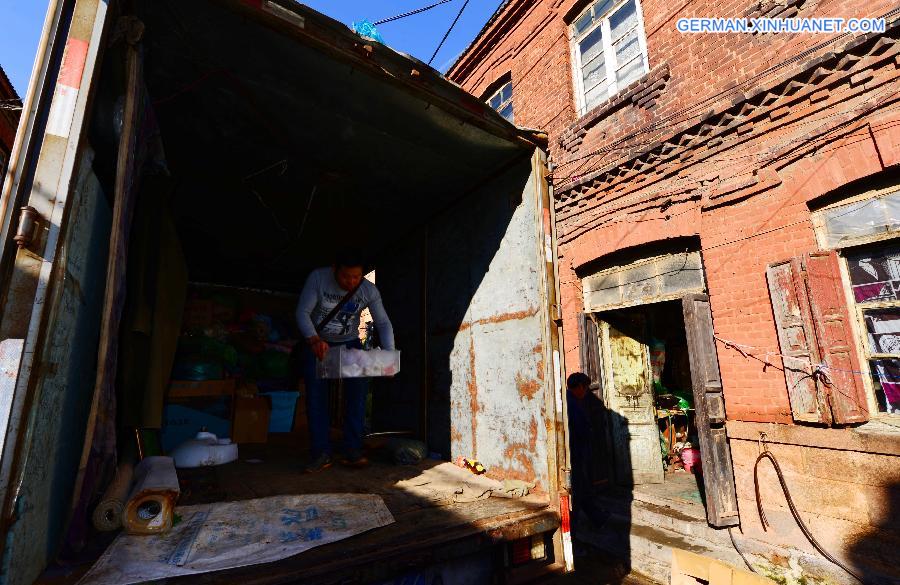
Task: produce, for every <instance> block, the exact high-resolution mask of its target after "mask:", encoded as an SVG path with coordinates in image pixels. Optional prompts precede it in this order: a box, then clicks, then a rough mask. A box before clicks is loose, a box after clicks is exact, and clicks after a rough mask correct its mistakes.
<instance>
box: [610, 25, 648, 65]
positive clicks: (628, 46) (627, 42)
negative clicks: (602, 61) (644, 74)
mask: <svg viewBox="0 0 900 585" xmlns="http://www.w3.org/2000/svg"><path fill="white" fill-rule="evenodd" d="M613 48H614V49H615V50H616V63H628V62H629V61H631V60H632V59H634V58H635V57H636V56H637V55H638V53H640V52H641V45H640V44H639V43H638V34H637V30H633V31H631V32H630V33H628V34H627V35H625V36H624V37H623V38H621V39H619V41H618V42H616V43H615V44H614V45H613Z"/></svg>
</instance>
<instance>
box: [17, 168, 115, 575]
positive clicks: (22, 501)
mask: <svg viewBox="0 0 900 585" xmlns="http://www.w3.org/2000/svg"><path fill="white" fill-rule="evenodd" d="M90 162H91V161H90V159H89V158H86V159H85V161H84V164H82V168H81V178H80V180H79V185H78V187H77V188H76V190H75V191H74V192H73V194H72V197H71V209H70V217H69V225H68V227H69V229H67V230H66V233H65V237H64V240H63V242H62V247H61V249H60V252H61V253H60V255H59V257H58V261H57V265H58V268H59V270H60V271H61V273H62V277H61V280H60V282H58V288H57V291H58V296H55V298H53V299H51V302H52V307H51V313H50V315H49V318H48V321H47V336H46V338H45V342H44V344H43V353H42V359H41V361H40V363H38V364H36V367H35V369H34V370H33V372H34V374H36V375H37V377H38V379H37V392H36V395H35V396H36V402H35V403H34V405H33V407H32V412H33V413H34V416H32V417H31V419H30V421H29V425H30V441H29V443H28V445H27V449H28V453H27V454H26V457H27V460H28V462H29V464H28V465H26V466H25V468H24V470H23V473H22V476H21V480H20V482H19V484H18V486H17V487H18V490H17V503H16V511H17V516H18V517H17V520H16V522H15V523H14V524H13V525H12V526H11V527H10V532H11V537H12V538H11V543H12V544H11V545H10V549H9V550H8V551H7V553H8V554H9V555H10V556H11V561H10V562H11V563H13V564H14V565H15V566H19V567H28V571H29V572H30V573H32V574H33V571H35V570H40V569H41V568H42V567H43V566H44V565H45V564H46V562H47V561H48V560H49V559H48V555H49V554H52V551H53V550H54V548H55V547H56V546H57V545H58V543H59V542H60V541H61V534H62V530H63V523H64V522H65V521H66V519H67V516H68V513H69V505H70V501H71V495H72V485H73V484H72V480H73V478H74V476H75V472H76V470H77V467H78V457H79V455H80V453H81V440H82V437H83V436H84V427H85V421H86V419H87V410H88V408H89V407H90V396H91V390H92V389H93V379H94V376H93V373H94V369H95V367H96V356H97V353H96V352H97V338H98V336H99V327H100V308H101V302H102V299H103V287H104V282H105V279H104V273H105V268H106V256H107V253H108V247H109V226H110V221H111V215H110V213H111V212H110V209H109V205H108V204H107V201H106V197H105V196H104V194H103V191H102V189H101V187H100V184H99V182H98V181H97V178H96V176H95V175H94V173H93V171H91V165H90ZM63 415H64V416H63Z"/></svg>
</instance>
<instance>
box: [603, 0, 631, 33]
mask: <svg viewBox="0 0 900 585" xmlns="http://www.w3.org/2000/svg"><path fill="white" fill-rule="evenodd" d="M636 26H637V8H636V7H635V5H634V0H631V1H630V2H628V3H627V4H624V5H623V6H622V7H621V8H619V9H618V10H616V13H615V14H613V15H612V16H611V17H609V28H610V31H611V34H612V40H613V42H615V41H616V40H617V39H620V38H622V37H623V36H625V33H627V32H628V31H630V30H631V29H633V28H634V27H636Z"/></svg>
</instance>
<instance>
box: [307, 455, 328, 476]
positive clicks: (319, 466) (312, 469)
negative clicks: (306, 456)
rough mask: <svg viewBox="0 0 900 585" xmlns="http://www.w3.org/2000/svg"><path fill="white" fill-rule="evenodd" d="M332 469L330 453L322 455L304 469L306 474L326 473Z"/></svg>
mask: <svg viewBox="0 0 900 585" xmlns="http://www.w3.org/2000/svg"><path fill="white" fill-rule="evenodd" d="M329 467H331V455H329V454H328V453H322V454H321V455H319V456H318V457H316V458H315V459H313V460H312V462H310V463H309V464H307V466H306V467H305V468H304V471H306V473H318V472H319V471H324V470H326V469H328V468H329Z"/></svg>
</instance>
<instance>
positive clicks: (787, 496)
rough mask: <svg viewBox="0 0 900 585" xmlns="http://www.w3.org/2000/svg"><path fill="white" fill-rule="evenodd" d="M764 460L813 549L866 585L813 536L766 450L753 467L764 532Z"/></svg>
mask: <svg viewBox="0 0 900 585" xmlns="http://www.w3.org/2000/svg"><path fill="white" fill-rule="evenodd" d="M760 441H762V438H761V439H760ZM763 459H768V460H769V461H771V462H772V466H773V467H774V468H775V473H776V475H778V482H779V483H780V484H781V491H782V492H784V498H785V500H787V505H788V508H789V509H790V511H791V515H792V516H793V517H794V520H795V521H796V522H797V526H798V527H799V528H800V530H801V531H802V532H803V535H804V536H805V537H806V539H807V540H808V541H809V543H810V544H812V545H813V547H814V548H815V549H816V550H817V551H819V552H820V553H821V554H822V556H824V557H825V558H826V559H828V560H829V561H831V562H832V563H834V564H835V565H837V566H838V567H840V568H842V569H843V570H844V571H846V572H847V574H848V575H850V576H851V577H853V578H854V579H856V580H857V581H859V582H860V583H865V580H863V578H862V577H860V576H859V575H857V574H856V573H855V572H853V571H852V570H851V569H850V568H849V567H847V565H845V564H844V563H842V562H841V561H839V560H838V559H836V558H834V556H832V555H831V553H829V552H828V551H827V550H825V547H823V546H822V545H821V544H820V543H819V541H818V540H816V537H815V536H813V534H812V532H810V531H809V528H807V526H806V523H804V522H803V518H801V517H800V512H798V511H797V506H795V505H794V500H793V498H791V492H790V490H789V489H788V486H787V482H786V481H785V480H784V474H783V473H782V472H781V466H779V465H778V461H777V460H776V459H775V456H774V455H772V453H771V452H770V451H769V450H768V449H764V450H763V452H762V453H760V454H759V457H757V458H756V463H755V464H754V465H753V487H754V489H755V490H756V509H757V511H758V512H759V521H760V523H761V524H762V527H763V530H764V531H768V529H769V522H768V519H767V518H766V512H765V511H764V510H763V507H762V497H761V496H760V493H759V463H760V462H761V461H762V460H763Z"/></svg>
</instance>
